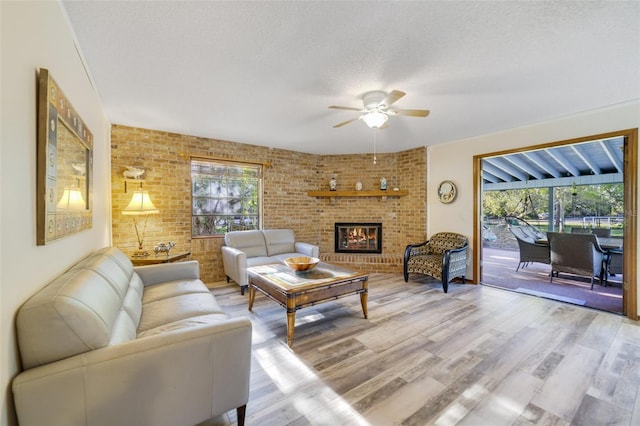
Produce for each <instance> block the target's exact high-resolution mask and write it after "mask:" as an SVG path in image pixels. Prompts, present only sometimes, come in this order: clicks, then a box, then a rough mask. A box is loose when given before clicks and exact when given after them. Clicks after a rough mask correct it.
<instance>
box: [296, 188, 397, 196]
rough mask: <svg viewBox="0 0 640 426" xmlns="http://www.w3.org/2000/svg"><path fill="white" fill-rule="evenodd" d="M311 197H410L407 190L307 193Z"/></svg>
mask: <svg viewBox="0 0 640 426" xmlns="http://www.w3.org/2000/svg"><path fill="white" fill-rule="evenodd" d="M307 195H308V196H309V197H331V198H333V197H381V198H386V197H404V196H407V195H409V191H408V190H407V189H399V190H397V191H394V190H386V191H381V190H375V191H356V190H355V189H354V190H351V191H307Z"/></svg>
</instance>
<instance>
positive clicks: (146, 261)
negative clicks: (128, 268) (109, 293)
mask: <svg viewBox="0 0 640 426" xmlns="http://www.w3.org/2000/svg"><path fill="white" fill-rule="evenodd" d="M189 256H191V252H190V251H186V252H176V253H171V254H168V255H167V254H160V255H158V256H156V255H155V254H150V255H149V256H146V257H133V256H131V255H129V259H131V263H133V266H143V265H156V264H158V263H170V262H176V261H178V260H181V259H185V258H187V257H189Z"/></svg>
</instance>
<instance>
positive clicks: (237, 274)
mask: <svg viewBox="0 0 640 426" xmlns="http://www.w3.org/2000/svg"><path fill="white" fill-rule="evenodd" d="M221 250H222V264H223V266H224V273H225V275H226V276H227V277H229V278H231V279H232V280H233V281H235V282H236V284H238V285H239V286H241V287H243V286H248V285H249V281H248V278H247V254H246V253H245V252H243V251H242V250H238V249H237V248H234V247H229V246H222V247H221Z"/></svg>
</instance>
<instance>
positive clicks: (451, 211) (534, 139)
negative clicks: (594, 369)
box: [427, 100, 640, 306]
mask: <svg viewBox="0 0 640 426" xmlns="http://www.w3.org/2000/svg"><path fill="white" fill-rule="evenodd" d="M638 127H640V101H638V100H637V101H635V102H630V103H625V104H621V105H615V106H610V107H606V108H601V109H598V110H595V111H589V112H585V113H582V114H576V115H572V116H567V117H562V118H559V119H555V120H551V121H547V122H544V123H538V124H535V125H531V126H525V127H519V128H517V129H512V130H508V131H503V132H499V133H493V134H489V135H482V136H477V137H474V138H469V139H464V140H460V141H457V142H455V143H448V144H444V145H433V146H430V147H429V148H428V152H429V154H428V164H427V180H428V182H427V191H428V198H427V231H428V234H429V235H431V234H433V233H435V232H439V231H448V230H454V231H455V232H459V233H461V234H463V235H466V236H467V237H469V239H471V238H473V157H474V156H475V155H481V154H487V153H491V152H497V151H503V150H508V149H514V148H520V147H527V146H532V145H540V144H543V143H549V142H556V141H562V140H568V139H574V138H580V137H583V136H590V135H596V134H600V133H607V132H613V131H619V130H626V129H632V128H638ZM427 143H428V142H427ZM443 180H451V181H453V182H454V183H456V186H457V188H458V198H457V199H456V200H455V201H454V202H453V203H451V204H442V203H440V202H439V201H438V199H437V187H438V184H439V183H440V182H441V181H443ZM639 192H640V191H639ZM634 217H635V220H636V221H637V220H638V215H637V214H636V215H635V216H634ZM472 268H473V266H472V265H471V266H470V268H469V269H468V271H467V272H468V276H469V277H471V276H472V271H473V269H472ZM473 278H474V279H475V277H473ZM639 306H640V302H639Z"/></svg>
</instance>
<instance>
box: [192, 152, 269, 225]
mask: <svg viewBox="0 0 640 426" xmlns="http://www.w3.org/2000/svg"><path fill="white" fill-rule="evenodd" d="M261 187H262V166H261V165H257V164H243V163H226V162H222V161H217V160H205V159H197V160H195V159H193V160H191V236H192V237H209V236H214V235H224V234H225V232H228V231H235V230H245V229H259V228H260V221H261V219H260V211H261V209H260V203H261V197H260V194H261V192H262V191H261Z"/></svg>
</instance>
